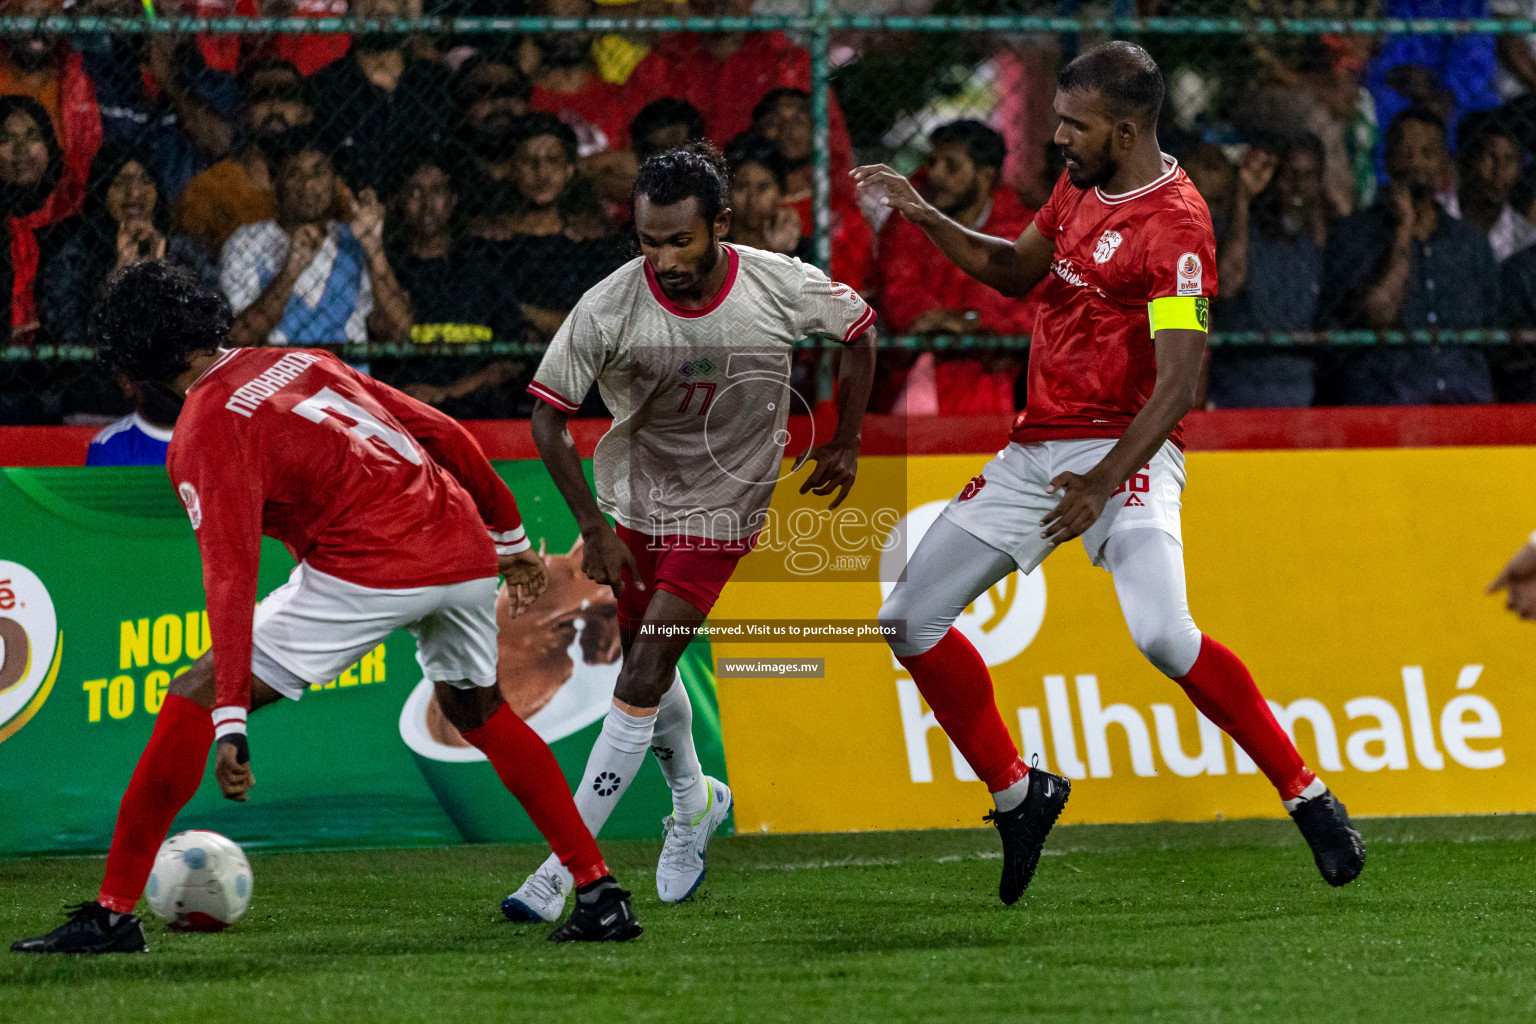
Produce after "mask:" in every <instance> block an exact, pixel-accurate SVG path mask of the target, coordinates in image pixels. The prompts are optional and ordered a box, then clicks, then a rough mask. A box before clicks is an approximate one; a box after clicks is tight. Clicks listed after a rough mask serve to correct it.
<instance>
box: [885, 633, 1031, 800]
mask: <svg viewBox="0 0 1536 1024" xmlns="http://www.w3.org/2000/svg"><path fill="white" fill-rule="evenodd" d="M897 660H898V661H900V662H901V663H902V665H903V666H905V668H906V670H907V671H908V672H909V673H911V675H912V681H913V682H914V683H916V684H917V689H918V691H919V692H920V693H922V695H923V699H924V700H926V701H927V702H928V706H929V707H931V708H933V717H934V718H936V719H938V721H939V725H941V726H943V728H944V731H945V732H946V733H948V734H949V738H950V739H951V740H953V741H954V743H955V746H956V747H957V748H959V750H960V753H961V754H963V755H965V760H966V761H967V763H969V764H970V766H971V770H972V771H974V772H975V773H976V777H977V778H979V779H981V781H982V782H985V783H986V784H987V789H988V790H990V791H991V792H993V793H996V792H998V791H999V790H1003V789H1007V788H1008V787H1009V786H1011V785H1013V784H1014V783H1015V782H1018V781H1019V780H1020V779H1022V778H1023V777H1024V775H1025V773H1026V772H1028V771H1029V768H1028V766H1027V765H1025V764H1024V762H1023V761H1022V760H1021V759H1020V758H1019V748H1018V747H1016V746H1014V745H1013V737H1012V736H1010V735H1008V727H1007V726H1005V725H1003V716H1002V715H1000V714H998V713H997V701H996V700H995V699H994V698H993V696H992V676H991V675H990V674H989V673H988V672H987V663H986V662H985V661H982V660H981V655H979V654H977V653H976V648H974V647H972V646H971V642H970V641H969V640H967V639H966V638H965V637H964V636H962V635H961V633H960V631H959V630H958V629H955V628H954V627H953V626H951V627H950V630H949V632H948V633H945V634H944V639H942V640H940V641H939V642H938V643H936V644H934V645H933V646H932V647H930V648H929V649H928V650H926V651H924V652H923V653H922V654H915V655H912V656H911V657H906V658H902V657H898V658H897Z"/></svg>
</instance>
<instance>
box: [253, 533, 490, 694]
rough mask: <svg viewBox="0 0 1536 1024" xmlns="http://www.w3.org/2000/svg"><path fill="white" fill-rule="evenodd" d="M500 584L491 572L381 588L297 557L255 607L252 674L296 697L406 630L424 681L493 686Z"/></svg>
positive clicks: (339, 672) (334, 676)
mask: <svg viewBox="0 0 1536 1024" xmlns="http://www.w3.org/2000/svg"><path fill="white" fill-rule="evenodd" d="M496 587H497V581H496V578H495V577H494V576H491V577H486V578H485V579H478V580H468V581H466V582H464V583H449V584H446V585H443V586H437V587H412V588H410V589H406V590H379V589H375V588H373V587H363V586H359V585H358V584H356V583H348V582H347V581H346V580H339V579H337V578H336V577H335V576H328V575H326V574H325V573H323V572H317V571H316V570H314V569H312V568H310V567H309V566H308V565H305V564H304V563H303V562H300V563H299V564H298V566H297V567H296V568H295V569H294V570H293V574H292V575H291V576H289V577H288V582H287V583H284V584H283V585H282V586H280V587H278V588H277V589H276V590H274V591H272V593H270V594H268V595H267V596H266V599H265V600H263V601H262V602H261V603H260V604H259V605H257V606H256V623H255V629H254V631H253V632H252V636H251V639H252V650H251V672H252V673H254V674H255V676H256V678H258V679H260V680H261V681H262V682H264V683H266V684H267V685H268V686H270V687H272V689H274V690H276V691H277V692H278V693H281V694H282V695H283V696H284V697H289V698H291V699H293V700H298V699H299V697H301V696H302V695H303V693H304V691H305V690H306V689H308V688H309V686H310V685H311V684H313V683H328V682H330V681H331V680H332V679H335V678H336V677H337V676H338V675H340V674H341V673H342V672H343V671H345V670H346V669H347V668H348V667H349V666H350V665H351V664H352V663H353V662H355V661H357V660H358V659H359V658H361V657H362V656H363V655H364V654H367V653H368V652H369V651H371V650H373V648H375V647H377V646H378V645H379V644H380V643H383V641H384V638H385V637H387V636H389V634H391V633H393V632H394V631H395V630H397V629H408V630H410V631H411V635H412V636H414V637H415V638H416V661H417V662H418V663H419V664H420V665H421V671H422V674H423V675H424V676H425V678H427V679H429V680H431V681H432V682H446V683H461V684H464V683H467V684H469V685H472V686H495V685H496Z"/></svg>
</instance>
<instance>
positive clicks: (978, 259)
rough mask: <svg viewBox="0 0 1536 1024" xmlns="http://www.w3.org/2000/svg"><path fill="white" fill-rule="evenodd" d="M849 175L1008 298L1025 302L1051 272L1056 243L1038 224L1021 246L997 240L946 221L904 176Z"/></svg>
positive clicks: (877, 167)
mask: <svg viewBox="0 0 1536 1024" xmlns="http://www.w3.org/2000/svg"><path fill="white" fill-rule="evenodd" d="M849 173H850V174H851V175H852V176H853V180H854V184H855V185H856V186H857V188H858V190H859V192H860V193H861V194H864V193H871V192H872V193H874V194H876V195H879V196H880V205H882V206H887V207H890V208H891V209H893V210H895V211H896V212H897V213H899V214H901V215H902V216H903V217H905V218H906V219H907V220H909V221H911V222H912V223H913V224H916V225H917V226H918V227H920V228H922V229H923V231H924V232H925V233H926V234H927V235H928V237H929V238H930V239H932V240H933V244H934V245H936V246H938V247H939V251H940V252H942V253H943V254H944V256H945V258H946V259H948V260H949V261H950V262H951V263H953V264H954V265H955V266H957V267H959V268H960V269H961V270H963V271H965V272H966V273H967V274H969V275H970V276H972V277H974V278H975V279H976V280H978V281H980V282H981V283H982V284H984V285H987V286H989V287H991V288H995V289H996V290H997V291H999V292H1001V293H1002V294H1004V295H1008V296H1012V297H1015V298H1022V297H1023V296H1025V295H1028V294H1029V292H1030V290H1031V289H1032V288H1034V287H1035V285H1037V284H1039V283H1040V281H1041V279H1043V278H1044V277H1045V275H1046V274H1047V273H1049V272H1050V269H1051V257H1052V256H1053V255H1054V254H1055V251H1056V246H1055V243H1054V242H1052V241H1051V240H1050V239H1048V238H1046V237H1045V236H1044V235H1042V234H1040V232H1039V231H1038V230H1037V229H1036V228H1035V226H1034V225H1033V224H1031V225H1030V226H1029V227H1027V228H1025V229H1024V234H1022V235H1020V236H1019V238H1018V240H1017V241H1013V242H1010V241H1008V240H1007V239H1005V238H994V237H993V236H991V235H984V234H982V233H981V232H979V231H972V230H970V229H969V228H966V227H962V226H961V225H960V224H958V223H956V222H955V221H953V220H951V219H950V218H948V217H946V216H945V215H944V214H943V213H941V212H940V211H939V209H938V208H937V207H936V206H934V205H933V204H932V203H930V202H928V200H926V199H924V198H923V197H922V195H921V194H919V193H918V191H917V189H916V188H914V187H913V185H912V182H910V181H908V180H907V178H906V177H905V176H904V175H901V174H897V173H896V172H895V171H893V170H891V169H890V168H889V167H887V166H886V165H885V164H869V165H867V166H864V167H855V168H854V169H853V170H852V171H851V172H849Z"/></svg>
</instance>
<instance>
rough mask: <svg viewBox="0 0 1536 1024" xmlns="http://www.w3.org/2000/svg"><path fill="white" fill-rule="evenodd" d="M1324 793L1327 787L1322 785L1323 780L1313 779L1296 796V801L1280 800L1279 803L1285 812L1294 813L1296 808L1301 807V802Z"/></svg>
mask: <svg viewBox="0 0 1536 1024" xmlns="http://www.w3.org/2000/svg"><path fill="white" fill-rule="evenodd" d="M1326 792H1328V787H1327V786H1325V785H1323V780H1322V779H1318V778H1314V779H1313V780H1312V781H1311V782H1310V783H1308V784H1307V788H1306V789H1304V790H1302V791H1301V793H1300V794H1298V795H1297V797H1296V799H1294V800H1282V801H1280V802H1281V803H1282V804H1284V805H1285V809H1286V810H1288V811H1294V810H1295V809H1296V808H1298V807H1300V806H1301V804H1302V802H1303V801H1305V800H1311V799H1313V798H1314V797H1319V796H1322V795H1323V794H1324V793H1326Z"/></svg>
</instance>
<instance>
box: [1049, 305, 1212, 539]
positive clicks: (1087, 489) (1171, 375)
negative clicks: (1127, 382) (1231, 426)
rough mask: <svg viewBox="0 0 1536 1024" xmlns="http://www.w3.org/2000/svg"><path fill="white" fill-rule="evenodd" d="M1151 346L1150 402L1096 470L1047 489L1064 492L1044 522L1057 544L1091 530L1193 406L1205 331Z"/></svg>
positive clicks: (1179, 333)
mask: <svg viewBox="0 0 1536 1024" xmlns="http://www.w3.org/2000/svg"><path fill="white" fill-rule="evenodd" d="M1152 343H1153V345H1154V347H1155V348H1156V351H1157V383H1156V384H1155V385H1153V388H1152V395H1151V397H1150V398H1148V399H1147V404H1146V405H1144V406H1142V408H1141V411H1140V412H1139V413H1137V414H1136V418H1135V419H1133V420H1131V425H1130V426H1128V427H1126V428H1125V433H1124V434H1123V435H1121V437H1120V440H1119V441H1117V442H1116V443H1115V446H1114V447H1113V448H1111V449H1110V450H1109V454H1108V455H1105V456H1104V458H1103V460H1102V461H1100V463H1099V464H1098V465H1097V466H1095V467H1093V468H1092V469H1091V470H1089V471H1088V472H1087V473H1085V474H1083V475H1081V476H1079V475H1078V474H1076V473H1062V474H1060V475H1058V476H1057V477H1056V478H1055V479H1054V480H1052V481H1051V485H1050V487H1049V488H1048V489H1047V490H1048V492H1049V493H1055V492H1057V491H1060V492H1061V502H1060V503H1059V504H1058V505H1057V506H1056V508H1054V509H1053V510H1052V511H1051V512H1050V513H1049V514H1047V515H1046V517H1045V518H1044V519H1042V520H1041V521H1040V529H1041V534H1042V536H1044V537H1045V538H1046V539H1047V540H1049V541H1051V543H1053V544H1061V543H1064V542H1066V541H1069V540H1071V539H1072V538H1073V537H1076V536H1078V535H1079V534H1081V533H1083V532H1084V531H1086V530H1087V529H1088V528H1089V527H1090V526H1092V525H1093V524H1094V522H1095V521H1097V520H1098V518H1099V516H1100V514H1102V513H1103V511H1104V503H1105V502H1107V501H1108V500H1109V496H1110V495H1111V494H1113V493H1114V492H1115V488H1117V487H1119V486H1120V485H1121V484H1123V483H1125V481H1127V480H1129V479H1130V477H1131V474H1132V473H1134V472H1136V471H1137V470H1138V469H1140V468H1141V467H1142V466H1145V465H1146V464H1147V463H1148V462H1150V461H1151V460H1152V456H1153V455H1154V454H1156V453H1157V450H1158V449H1159V448H1161V447H1162V446H1163V442H1165V441H1167V440H1168V437H1169V435H1170V434H1172V433H1173V430H1174V428H1175V427H1177V426H1178V425H1179V421H1180V420H1182V419H1183V418H1184V415H1185V414H1186V413H1188V412H1189V410H1190V409H1192V408H1194V405H1195V394H1196V392H1197V391H1198V390H1199V386H1200V362H1201V360H1202V358H1203V357H1204V355H1205V331H1203V330H1198V331H1197V330H1161V331H1158V332H1157V334H1156V335H1155V336H1154V337H1153V342H1152Z"/></svg>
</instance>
